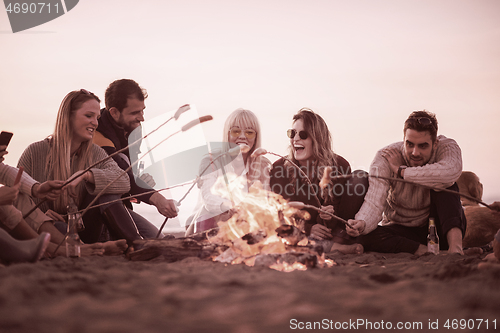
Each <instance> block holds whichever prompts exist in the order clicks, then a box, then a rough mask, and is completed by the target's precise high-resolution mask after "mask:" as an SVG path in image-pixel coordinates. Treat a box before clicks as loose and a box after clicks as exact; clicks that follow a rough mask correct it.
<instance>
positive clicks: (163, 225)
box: [156, 146, 241, 238]
mask: <svg viewBox="0 0 500 333" xmlns="http://www.w3.org/2000/svg"><path fill="white" fill-rule="evenodd" d="M240 150H241V147H240V146H237V147H234V148H231V149H229V150H228V151H227V152H225V153H223V154H220V155H219V156H217V157H216V158H214V159H213V160H211V161H210V163H209V164H208V165H207V166H206V168H205V169H203V171H202V172H201V173H200V176H198V177H196V179H195V180H194V181H193V184H192V185H191V186H190V187H189V189H188V190H187V192H186V193H185V194H184V196H183V197H182V198H181V199H180V200H179V201H178V202H177V206H180V205H181V203H182V201H183V200H184V199H185V198H186V197H187V196H188V194H189V193H190V192H191V190H192V189H193V188H194V186H195V185H196V184H197V183H198V181H199V179H200V177H201V176H202V175H204V174H205V171H207V170H208V168H209V167H210V166H212V165H215V161H217V160H218V159H219V158H221V157H222V156H226V155H228V154H229V155H233V154H238V153H239V151H240ZM167 221H168V217H166V218H165V221H163V223H162V225H161V226H160V229H158V233H157V234H156V238H158V237H160V234H161V232H162V230H163V227H165V224H166V223H167Z"/></svg>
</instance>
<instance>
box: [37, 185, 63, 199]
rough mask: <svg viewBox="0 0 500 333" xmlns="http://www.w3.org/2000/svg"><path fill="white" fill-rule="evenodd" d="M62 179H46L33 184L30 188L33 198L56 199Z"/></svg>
mask: <svg viewBox="0 0 500 333" xmlns="http://www.w3.org/2000/svg"><path fill="white" fill-rule="evenodd" d="M63 184H64V182H63V181H62V180H48V181H46V182H44V183H42V184H35V185H33V188H32V189H31V193H32V194H33V196H34V197H35V198H38V199H47V200H52V201H54V200H56V199H57V198H58V197H59V196H60V195H61V193H62V185H63Z"/></svg>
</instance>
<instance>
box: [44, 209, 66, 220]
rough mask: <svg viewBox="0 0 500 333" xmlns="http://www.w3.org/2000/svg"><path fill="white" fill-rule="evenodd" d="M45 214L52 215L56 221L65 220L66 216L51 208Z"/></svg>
mask: <svg viewBox="0 0 500 333" xmlns="http://www.w3.org/2000/svg"><path fill="white" fill-rule="evenodd" d="M45 215H47V216H48V217H50V218H51V219H52V220H54V221H64V217H62V216H61V215H59V214H58V213H56V212H54V211H53V210H51V209H49V210H47V211H46V212H45Z"/></svg>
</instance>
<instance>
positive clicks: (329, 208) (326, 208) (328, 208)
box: [319, 205, 335, 220]
mask: <svg viewBox="0 0 500 333" xmlns="http://www.w3.org/2000/svg"><path fill="white" fill-rule="evenodd" d="M321 210H324V211H326V212H328V213H331V214H333V213H334V212H335V210H334V209H333V206H332V205H328V206H321ZM319 217H321V218H322V219H323V220H331V219H332V216H331V215H330V214H327V213H323V212H319Z"/></svg>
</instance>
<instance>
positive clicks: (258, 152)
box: [252, 148, 339, 227]
mask: <svg viewBox="0 0 500 333" xmlns="http://www.w3.org/2000/svg"><path fill="white" fill-rule="evenodd" d="M265 154H269V155H274V156H278V157H281V158H283V159H285V160H287V161H288V162H290V163H291V164H292V165H293V166H294V167H295V168H297V169H298V170H299V172H300V173H301V174H302V175H303V176H304V178H305V179H306V181H307V183H308V184H309V185H310V186H312V183H311V180H310V179H309V177H308V176H307V175H306V173H305V172H304V170H302V169H301V168H300V167H299V166H298V165H297V164H295V163H293V162H292V160H290V159H289V158H288V157H286V156H281V155H279V154H276V153H273V152H270V151H267V150H265V149H264V148H258V149H256V150H255V151H254V152H253V153H252V157H257V156H261V155H265ZM314 198H315V199H316V200H315V201H316V205H317V207H315V206H311V205H306V206H310V207H306V208H313V209H315V210H318V211H321V212H326V211H323V210H321V208H319V207H321V202H319V199H318V197H317V196H314ZM304 207H305V206H304ZM326 213H327V214H329V215H333V214H331V213H328V212H326ZM334 216H335V217H336V218H339V217H338V216H336V215H334ZM322 224H323V225H324V226H325V227H326V223H322Z"/></svg>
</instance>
